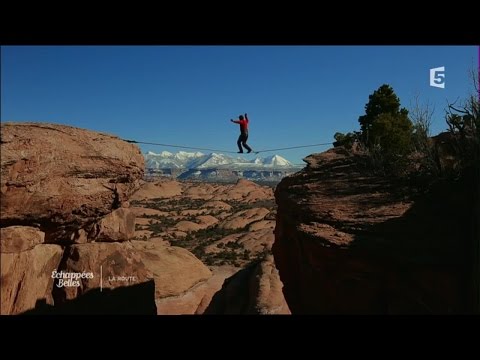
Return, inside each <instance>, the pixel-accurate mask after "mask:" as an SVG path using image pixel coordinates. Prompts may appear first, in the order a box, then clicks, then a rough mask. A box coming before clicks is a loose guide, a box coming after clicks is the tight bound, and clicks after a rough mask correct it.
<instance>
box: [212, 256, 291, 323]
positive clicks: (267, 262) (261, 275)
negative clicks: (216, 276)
mask: <svg viewBox="0 0 480 360" xmlns="http://www.w3.org/2000/svg"><path fill="white" fill-rule="evenodd" d="M282 287H283V285H282V282H281V281H280V277H279V275H278V270H277V269H276V268H275V265H274V263H273V257H272V256H268V257H267V258H266V259H264V260H263V261H260V262H258V263H255V264H253V265H251V266H249V267H247V268H245V269H243V270H240V271H239V272H237V273H236V274H235V275H233V276H232V277H230V278H228V279H227V280H226V281H225V283H224V284H223V287H222V289H221V290H220V291H218V292H217V293H216V294H215V296H214V297H213V299H212V301H211V303H210V305H209V306H208V308H207V309H206V310H205V314H262V315H272V314H277V315H278V314H290V310H289V308H288V305H287V303H286V302H285V298H284V296H283V293H282Z"/></svg>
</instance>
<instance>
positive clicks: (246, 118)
mask: <svg viewBox="0 0 480 360" xmlns="http://www.w3.org/2000/svg"><path fill="white" fill-rule="evenodd" d="M245 120H247V122H248V121H249V120H248V116H247V113H245Z"/></svg>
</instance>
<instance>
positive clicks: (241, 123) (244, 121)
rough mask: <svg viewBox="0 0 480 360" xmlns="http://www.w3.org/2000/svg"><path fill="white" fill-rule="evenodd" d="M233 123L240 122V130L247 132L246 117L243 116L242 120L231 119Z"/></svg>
mask: <svg viewBox="0 0 480 360" xmlns="http://www.w3.org/2000/svg"><path fill="white" fill-rule="evenodd" d="M233 122H234V123H235V124H240V132H242V133H248V117H246V116H245V119H243V120H233Z"/></svg>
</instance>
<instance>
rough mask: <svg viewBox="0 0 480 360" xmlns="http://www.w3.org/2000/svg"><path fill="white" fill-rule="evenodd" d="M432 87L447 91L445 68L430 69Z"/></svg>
mask: <svg viewBox="0 0 480 360" xmlns="http://www.w3.org/2000/svg"><path fill="white" fill-rule="evenodd" d="M430 86H433V87H437V88H440V89H445V66H441V67H437V68H433V69H430Z"/></svg>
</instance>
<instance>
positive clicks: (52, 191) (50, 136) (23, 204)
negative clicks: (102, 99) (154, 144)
mask: <svg viewBox="0 0 480 360" xmlns="http://www.w3.org/2000/svg"><path fill="white" fill-rule="evenodd" d="M1 150H2V154H1V174H2V175H1V182H0V191H1V193H0V200H1V202H0V203H1V205H0V211H1V214H2V227H5V226H11V225H26V224H33V223H35V224H37V227H39V228H40V230H41V231H43V232H44V233H45V241H46V242H48V243H65V242H67V243H68V242H72V241H73V239H74V238H75V231H76V230H78V229H79V228H83V227H86V226H87V225H91V224H92V223H94V222H95V221H97V220H98V219H100V218H101V217H102V216H105V215H107V214H109V213H110V212H111V211H112V210H114V209H116V208H119V207H121V204H122V203H123V202H124V201H126V200H127V199H128V197H129V196H130V195H131V194H132V193H133V192H134V191H135V190H136V189H137V188H138V187H139V182H140V180H141V179H142V177H143V171H144V159H143V156H142V154H141V152H140V150H139V149H138V147H136V146H134V145H132V144H129V143H127V142H125V141H122V140H120V139H119V138H116V137H113V136H110V135H106V134H100V133H97V132H93V131H88V130H83V129H78V128H74V127H70V126H63V125H55V124H40V123H2V124H1Z"/></svg>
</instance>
